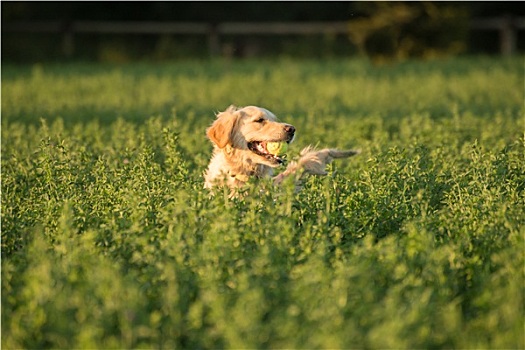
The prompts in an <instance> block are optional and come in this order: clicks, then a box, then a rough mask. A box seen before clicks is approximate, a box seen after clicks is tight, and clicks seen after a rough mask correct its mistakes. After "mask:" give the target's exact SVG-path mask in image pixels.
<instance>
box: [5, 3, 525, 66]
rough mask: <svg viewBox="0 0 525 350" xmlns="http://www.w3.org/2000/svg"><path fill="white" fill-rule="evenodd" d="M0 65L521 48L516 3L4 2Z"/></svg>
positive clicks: (520, 6)
mask: <svg viewBox="0 0 525 350" xmlns="http://www.w3.org/2000/svg"><path fill="white" fill-rule="evenodd" d="M1 6H2V62H6V63H30V62H49V61H67V60H82V61H97V62H113V63H122V62H129V61H136V60H148V61H162V60H175V59H194V58H208V57H223V58H253V57H257V58H258V57H283V56H284V57H293V58H333V57H343V56H358V55H359V56H366V57H368V58H371V59H372V60H374V61H388V60H400V59H407V58H435V57H442V56H451V55H458V54H493V55H499V54H503V55H512V54H516V53H522V52H523V51H524V50H525V33H524V30H525V17H524V16H525V4H524V3H523V2H502V1H498V2H348V1H344V2H257V1H250V2H153V1H151V2H6V1H2V3H1Z"/></svg>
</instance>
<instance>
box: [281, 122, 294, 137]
mask: <svg viewBox="0 0 525 350" xmlns="http://www.w3.org/2000/svg"><path fill="white" fill-rule="evenodd" d="M284 131H286V132H287V133H288V134H290V135H293V134H295V127H294V126H293V125H290V124H287V125H286V126H285V127H284Z"/></svg>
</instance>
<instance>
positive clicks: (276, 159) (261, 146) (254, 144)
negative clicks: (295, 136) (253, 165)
mask: <svg viewBox="0 0 525 350" xmlns="http://www.w3.org/2000/svg"><path fill="white" fill-rule="evenodd" d="M266 143H267V141H251V142H248V149H249V150H250V151H252V152H253V153H255V154H257V155H259V156H261V157H264V158H266V159H267V160H269V161H270V162H273V163H276V164H282V163H284V162H285V158H286V154H282V155H280V156H277V155H275V154H271V153H270V152H268V150H267V149H266ZM286 143H288V144H289V143H290V141H286Z"/></svg>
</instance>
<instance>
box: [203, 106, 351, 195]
mask: <svg viewBox="0 0 525 350" xmlns="http://www.w3.org/2000/svg"><path fill="white" fill-rule="evenodd" d="M206 135H207V136H208V138H209V139H210V140H211V142H212V143H213V156H212V158H211V160H210V164H209V166H208V169H207V170H206V172H205V174H204V179H205V187H206V188H212V187H214V186H228V187H230V188H231V189H234V188H236V187H240V186H242V185H244V184H245V183H246V182H247V181H248V179H249V178H250V177H252V176H254V177H271V176H272V175H273V168H276V167H278V166H279V165H280V164H282V163H283V161H284V160H283V159H282V158H281V157H276V156H272V155H269V154H266V153H265V143H266V142H275V141H280V142H288V143H290V142H292V141H293V139H294V137H295V128H294V127H293V126H292V125H290V124H286V123H280V122H278V121H277V118H276V117H275V115H274V114H273V113H272V112H270V111H268V110H267V109H264V108H260V107H255V106H249V107H244V108H237V107H235V106H230V107H229V108H228V109H226V110H225V111H224V112H221V113H219V114H218V115H217V119H216V120H215V122H214V123H213V124H212V125H211V126H210V127H209V128H208V129H207V131H206ZM357 153H358V151H353V150H349V151H339V150H335V149H323V150H320V151H318V150H315V149H313V148H312V147H307V148H305V149H303V150H302V151H301V153H300V155H301V157H300V158H299V160H298V161H297V162H290V163H289V165H288V167H287V168H286V170H285V171H284V172H282V173H281V174H279V175H277V176H276V177H274V182H275V183H277V184H279V183H281V182H282V181H283V180H284V179H285V178H286V177H288V176H290V175H295V176H297V177H299V178H300V177H303V176H305V175H308V174H313V175H326V172H325V167H326V165H327V164H328V163H330V162H331V161H332V159H335V158H346V157H350V156H353V155H355V154H357Z"/></svg>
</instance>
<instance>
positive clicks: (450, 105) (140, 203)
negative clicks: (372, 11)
mask: <svg viewBox="0 0 525 350" xmlns="http://www.w3.org/2000/svg"><path fill="white" fill-rule="evenodd" d="M523 77H524V65H523V57H514V58H508V59H502V58H486V57H470V58H457V59H449V60H442V61H429V62H417V61H411V62H405V63H397V64H391V65H383V66H374V65H372V64H370V63H367V62H365V61H359V60H334V61H323V62H321V61H319V62H318V61H291V60H287V59H279V60H275V61H243V62H236V61H233V62H230V61H202V62H198V61H197V62H181V63H175V62H174V63H158V64H153V63H151V64H148V63H137V64H128V65H124V66H117V65H95V64H80V63H77V64H64V65H33V66H6V65H4V66H3V67H2V134H1V135H2V185H1V186H2V187H1V188H2V340H1V345H2V348H4V349H15V348H33V349H37V348H38V349H40V348H60V349H71V348H119V349H122V348H165V349H171V348H185V349H210V348H309V349H311V348H372V349H374V348H476V349H479V348H509V349H510V348H512V349H515V348H524V347H525V344H524V321H525V317H524V264H525V260H524V243H525V241H524V234H525V200H524V198H525V193H524V192H525V158H524V150H525V147H524V146H525V139H524V121H525V120H524V82H523ZM230 104H236V105H239V106H245V105H259V106H262V107H265V108H268V109H270V110H271V111H273V112H274V113H275V114H277V115H278V116H280V118H281V119H282V120H283V121H286V122H288V123H291V124H293V125H295V126H296V128H297V129H298V134H297V137H296V142H295V143H293V144H292V146H291V147H290V152H289V158H291V159H293V158H294V157H296V156H297V155H298V153H299V151H300V149H301V148H302V147H304V146H306V145H308V144H314V145H319V146H320V147H324V146H329V147H338V148H360V149H361V150H362V153H361V154H360V155H359V156H357V157H354V158H352V159H351V160H349V161H337V162H335V163H333V164H331V165H330V166H329V167H328V172H329V175H328V176H326V177H322V178H319V177H316V178H310V179H308V181H307V182H306V183H305V186H304V188H303V190H302V191H301V192H299V193H294V191H293V184H291V183H287V184H285V185H284V186H283V187H279V188H275V187H273V185H272V184H271V182H270V181H266V180H260V181H258V182H257V181H253V182H252V183H250V185H249V186H248V187H247V188H246V189H245V191H246V193H245V195H244V197H242V198H238V199H232V200H229V199H228V198H227V194H228V193H227V192H226V191H224V193H223V192H219V194H217V195H216V196H213V197H212V196H210V194H209V193H208V192H207V191H206V190H204V189H203V176H202V173H203V171H204V170H205V168H206V165H207V162H208V160H209V157H210V154H211V144H210V143H209V141H208V140H207V139H206V138H205V129H206V127H207V126H208V125H209V124H210V123H211V122H212V121H213V119H214V114H215V113H216V112H218V111H221V110H224V109H226V108H227V107H228V105H230Z"/></svg>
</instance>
